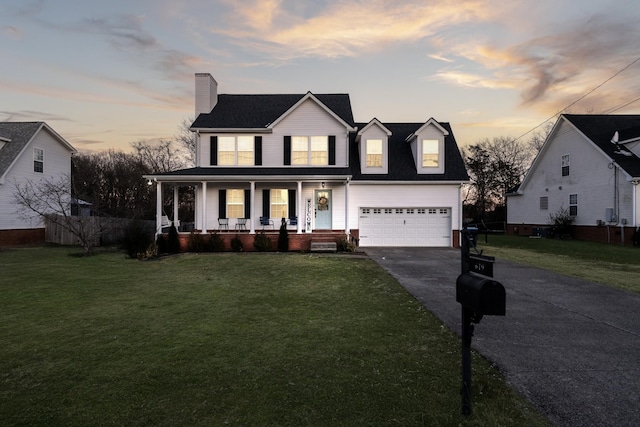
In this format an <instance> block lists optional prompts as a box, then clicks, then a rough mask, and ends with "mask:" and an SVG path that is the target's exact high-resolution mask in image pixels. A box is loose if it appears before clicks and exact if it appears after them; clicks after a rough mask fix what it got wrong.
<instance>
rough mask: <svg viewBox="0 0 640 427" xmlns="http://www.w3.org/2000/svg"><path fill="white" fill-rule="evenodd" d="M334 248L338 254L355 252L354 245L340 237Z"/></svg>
mask: <svg viewBox="0 0 640 427" xmlns="http://www.w3.org/2000/svg"><path fill="white" fill-rule="evenodd" d="M336 246H337V249H338V252H355V251H356V245H355V244H354V243H352V242H350V241H348V240H347V238H346V237H342V238H341V239H340V240H338V242H337V244H336Z"/></svg>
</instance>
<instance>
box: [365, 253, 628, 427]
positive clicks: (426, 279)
mask: <svg viewBox="0 0 640 427" xmlns="http://www.w3.org/2000/svg"><path fill="white" fill-rule="evenodd" d="M365 252H366V253H367V255H369V257H370V258H372V259H373V260H375V261H376V262H377V263H378V264H380V265H381V266H382V267H383V268H385V269H386V270H387V271H388V272H389V273H390V274H391V275H392V276H393V277H395V278H396V279H397V280H398V281H399V282H400V283H401V284H402V286H404V287H405V288H406V289H407V290H408V291H409V292H410V293H411V294H413V295H414V296H415V297H416V299H417V300H418V301H420V302H421V303H422V304H423V305H424V306H425V307H426V308H427V309H429V310H430V311H431V312H432V313H434V314H435V315H436V316H437V317H439V318H440V319H441V320H442V321H443V322H444V323H445V324H446V325H447V326H448V327H450V328H451V329H452V330H454V331H456V332H457V333H458V335H459V334H460V323H461V320H460V317H461V314H460V311H461V309H460V305H459V304H458V303H457V302H456V300H455V281H456V278H457V276H458V274H460V251H459V250H457V249H436V248H367V249H366V250H365ZM486 254H487V255H491V254H490V253H486ZM494 278H495V279H496V280H498V281H500V282H501V283H502V284H503V285H504V287H505V289H506V293H507V313H506V316H505V317H498V316H486V317H484V318H483V319H482V321H481V322H480V324H478V325H476V327H475V333H474V337H473V343H472V347H473V348H475V349H476V350H477V351H479V352H480V353H481V354H482V355H484V356H485V357H486V358H488V359H489V360H491V361H493V362H494V363H496V365H497V366H498V367H499V369H500V370H501V371H502V372H503V373H504V375H505V377H506V378H507V381H508V382H509V384H510V385H511V386H512V387H513V388H514V389H516V390H518V391H519V392H520V393H521V394H522V395H524V396H525V397H527V398H528V399H529V400H530V401H531V402H533V403H534V404H535V405H537V406H538V407H539V408H540V410H541V411H542V412H543V413H545V414H546V415H547V416H548V417H549V418H550V419H551V421H552V422H553V423H554V424H556V425H558V426H637V425H640V295H637V294H632V293H629V292H624V291H619V290H615V289H610V288H607V287H605V286H601V285H597V284H594V283H591V282H587V281H584V280H580V279H575V278H572V277H568V276H563V275H559V274H556V273H551V272H548V271H544V270H541V269H537V268H533V267H529V266H526V265H523V264H516V263H512V262H508V261H503V260H500V259H498V260H497V261H496V263H495V265H494ZM638 280H640V277H639V278H638ZM472 398H473V397H472Z"/></svg>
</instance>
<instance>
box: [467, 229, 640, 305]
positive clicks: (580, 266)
mask: <svg viewBox="0 0 640 427" xmlns="http://www.w3.org/2000/svg"><path fill="white" fill-rule="evenodd" d="M478 248H479V249H483V250H485V252H486V254H487V255H492V256H496V257H499V258H504V259H507V260H510V261H516V262H522V263H526V264H531V265H535V266H537V267H540V268H544V269H547V270H552V271H556V272H558V273H562V274H566V275H569V276H574V277H579V278H582V279H586V280H590V281H594V282H597V283H601V284H604V285H608V286H612V287H616V288H619V289H624V290H627V291H631V292H636V293H640V280H639V278H640V248H637V247H630V246H620V245H614V244H605V243H596V242H585V241H580V240H563V239H532V238H528V237H523V236H495V235H489V236H488V237H487V238H486V243H485V236H484V235H482V234H481V235H480V236H478Z"/></svg>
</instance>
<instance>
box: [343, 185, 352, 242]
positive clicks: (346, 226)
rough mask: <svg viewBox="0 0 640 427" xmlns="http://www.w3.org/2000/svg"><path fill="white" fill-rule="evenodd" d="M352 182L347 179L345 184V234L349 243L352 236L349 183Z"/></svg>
mask: <svg viewBox="0 0 640 427" xmlns="http://www.w3.org/2000/svg"><path fill="white" fill-rule="evenodd" d="M350 182H351V180H350V179H349V178H347V182H346V183H345V184H344V232H345V234H346V235H347V241H349V235H350V234H351V227H349V183H350Z"/></svg>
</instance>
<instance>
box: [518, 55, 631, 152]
mask: <svg viewBox="0 0 640 427" xmlns="http://www.w3.org/2000/svg"><path fill="white" fill-rule="evenodd" d="M638 61H640V57H638V58H636V59H635V60H634V61H632V62H630V63H629V64H627V65H626V66H625V67H624V68H622V69H620V70H618V72H616V73H615V74H614V75H612V76H611V77H609V78H608V79H606V80H605V81H603V82H602V83H600V84H599V85H597V86H596V87H594V88H593V89H591V90H590V91H589V92H587V93H585V94H584V95H582V96H581V97H580V98H578V99H576V100H575V101H573V102H572V103H571V104H569V105H567V106H566V107H564V108H563V109H561V110H560V111H558V112H557V113H555V114H554V115H553V116H551V117H549V118H548V119H546V120H544V121H543V122H542V123H540V124H539V125H537V126H535V127H533V128H531V129H529V130H528V131H526V132H525V133H523V134H522V135H520V136H519V137H517V138H515V139H514V140H513V142H516V141H517V140H519V139H520V138H522V137H523V136H525V135H527V134H529V133H531V132H533V131H534V130H536V129H538V128H539V127H540V126H542V125H543V124H545V123H546V122H548V121H549V120H551V119H553V118H554V117H556V116H557V115H558V114H561V113H562V112H563V111H566V110H567V109H568V108H571V107H573V106H574V105H575V104H577V103H578V102H580V101H582V100H583V99H584V98H586V97H587V96H589V95H591V94H592V93H593V92H595V91H596V90H598V89H600V88H601V87H602V86H604V85H605V84H607V83H608V82H609V81H610V80H612V79H614V78H615V77H617V76H618V75H619V74H620V73H622V72H624V71H625V70H627V69H628V68H629V67H631V66H632V65H634V64H635V63H636V62H638ZM639 99H640V98H636V99H634V100H632V101H629V102H628V103H626V104H624V105H622V106H620V107H616V108H615V109H613V110H610V111H609V112H613V111H617V110H619V109H621V108H624V107H626V106H627V105H630V104H633V103H634V102H636V101H637V100H639Z"/></svg>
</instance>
